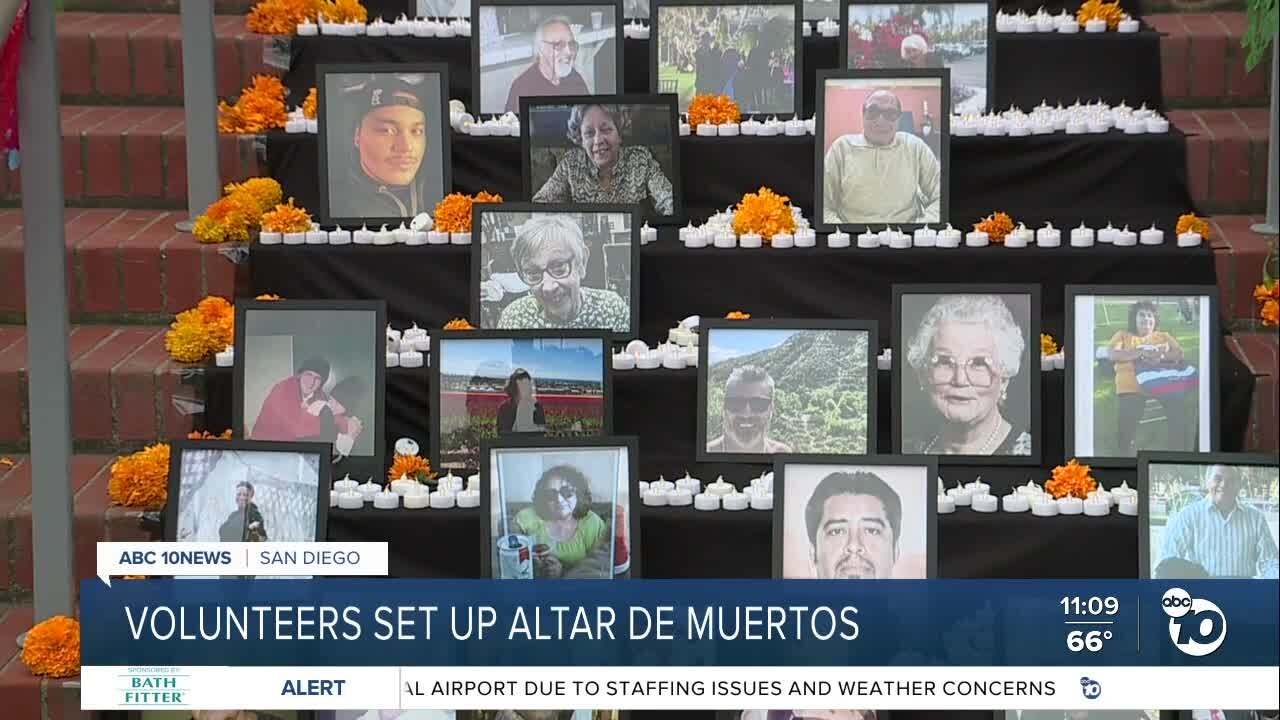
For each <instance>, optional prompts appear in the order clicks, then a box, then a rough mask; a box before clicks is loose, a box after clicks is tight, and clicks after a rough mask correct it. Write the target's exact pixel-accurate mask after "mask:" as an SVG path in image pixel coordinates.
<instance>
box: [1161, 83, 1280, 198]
mask: <svg viewBox="0 0 1280 720" xmlns="http://www.w3.org/2000/svg"><path fill="white" fill-rule="evenodd" d="M1270 114H1271V113H1270V111H1269V110H1268V109H1267V108H1234V109H1231V108H1216V109H1198V110H1173V111H1171V112H1170V113H1169V118H1170V119H1171V120H1172V121H1173V122H1174V124H1175V125H1177V126H1178V129H1180V130H1182V131H1183V132H1185V133H1187V135H1188V136H1189V137H1188V138H1187V175H1188V181H1189V183H1190V185H1191V199H1192V200H1194V201H1195V204H1196V207H1198V208H1199V209H1200V211H1201V212H1202V213H1205V214H1210V215H1220V214H1235V213H1256V212H1263V211H1265V209H1266V206H1267V199H1266V195H1267V130H1268V128H1269V127H1270V126H1269V125H1268V122H1269V117H1268V116H1269V115H1270Z"/></svg>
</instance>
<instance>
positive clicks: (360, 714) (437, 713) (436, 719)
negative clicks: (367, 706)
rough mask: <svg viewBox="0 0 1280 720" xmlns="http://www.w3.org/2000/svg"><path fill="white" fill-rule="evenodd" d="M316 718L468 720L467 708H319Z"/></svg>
mask: <svg viewBox="0 0 1280 720" xmlns="http://www.w3.org/2000/svg"><path fill="white" fill-rule="evenodd" d="M315 720H466V711H465V710H317V711H316V715H315Z"/></svg>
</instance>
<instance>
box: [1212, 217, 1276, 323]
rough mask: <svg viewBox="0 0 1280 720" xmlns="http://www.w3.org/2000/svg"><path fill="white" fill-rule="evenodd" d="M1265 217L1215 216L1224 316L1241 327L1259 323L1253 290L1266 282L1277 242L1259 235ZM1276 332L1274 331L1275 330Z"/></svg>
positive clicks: (1216, 261)
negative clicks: (1257, 229)
mask: <svg viewBox="0 0 1280 720" xmlns="http://www.w3.org/2000/svg"><path fill="white" fill-rule="evenodd" d="M1263 220H1264V218H1263V216H1262V215H1215V216H1213V217H1211V218H1209V223H1210V225H1212V226H1213V240H1212V241H1211V244H1212V246H1213V259H1214V264H1215V265H1216V266H1217V268H1216V269H1217V274H1218V289H1219V290H1220V291H1221V298H1220V301H1221V303H1222V315H1223V316H1224V317H1227V318H1230V319H1232V320H1234V321H1235V323H1236V324H1237V325H1238V326H1241V327H1245V328H1247V327H1250V326H1252V325H1255V324H1256V321H1257V318H1258V306H1257V304H1256V303H1255V301H1254V299H1253V289H1254V288H1255V287H1256V286H1257V285H1258V284H1259V283H1261V282H1262V270H1263V264H1264V263H1265V262H1266V259H1267V254H1268V253H1269V252H1270V249H1271V248H1273V247H1275V245H1276V236H1275V235H1259V234H1258V233H1256V232H1254V231H1253V230H1252V227H1253V225H1255V224H1257V223H1261V222H1262V221H1263ZM1272 334H1274V333H1272Z"/></svg>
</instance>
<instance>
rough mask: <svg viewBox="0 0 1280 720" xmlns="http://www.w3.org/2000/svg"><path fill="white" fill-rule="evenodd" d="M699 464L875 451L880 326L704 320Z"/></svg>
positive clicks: (700, 357)
mask: <svg viewBox="0 0 1280 720" xmlns="http://www.w3.org/2000/svg"><path fill="white" fill-rule="evenodd" d="M700 332H701V344H700V345H699V348H698V439H697V440H698V461H699V462H743V463H768V462H772V456H773V455H776V454H787V453H797V454H805V455H840V456H843V455H866V454H870V453H874V452H875V437H876V428H875V424H876V423H875V421H876V379H875V372H876V366H875V350H874V349H873V345H874V344H875V342H876V324H875V323H874V322H869V321H861V320H705V319H704V320H703V321H702V326H701V330H700Z"/></svg>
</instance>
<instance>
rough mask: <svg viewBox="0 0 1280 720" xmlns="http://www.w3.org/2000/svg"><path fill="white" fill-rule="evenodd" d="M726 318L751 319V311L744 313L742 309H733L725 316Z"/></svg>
mask: <svg viewBox="0 0 1280 720" xmlns="http://www.w3.org/2000/svg"><path fill="white" fill-rule="evenodd" d="M724 319H725V320H750V319H751V313H744V312H742V311H741V310H733V311H731V312H729V313H728V314H726V315H725V316H724Z"/></svg>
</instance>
